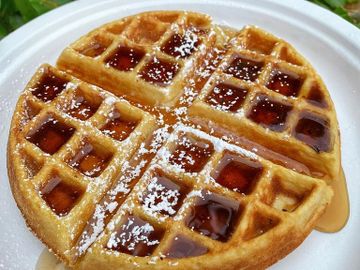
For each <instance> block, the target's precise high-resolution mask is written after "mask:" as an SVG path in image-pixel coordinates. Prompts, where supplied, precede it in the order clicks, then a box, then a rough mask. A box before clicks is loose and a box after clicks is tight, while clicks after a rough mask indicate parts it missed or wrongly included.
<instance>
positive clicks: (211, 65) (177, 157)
mask: <svg viewBox="0 0 360 270" xmlns="http://www.w3.org/2000/svg"><path fill="white" fill-rule="evenodd" d="M95 85H96V86H95ZM105 89H106V90H105ZM113 94H115V95H116V96H114V95H113ZM339 148H340V142H339V134H338V124H337V120H336V115H335V110H334V107H333V104H332V101H331V99H330V97H329V94H328V92H327V90H326V87H325V86H324V84H323V83H322V81H321V79H320V78H319V76H318V75H317V74H316V72H315V71H314V69H313V68H312V67H311V66H310V64H309V63H308V62H307V61H306V60H305V59H303V58H302V57H301V56H300V55H299V54H298V53H297V52H296V51H295V49H294V48H293V47H291V46H290V45H289V44H288V43H286V42H285V41H283V40H280V39H278V38H276V37H274V36H272V35H270V34H268V33H265V32H263V31H262V30H260V29H258V28H256V27H245V28H244V29H243V30H241V31H240V32H237V31H236V30H233V29H229V28H225V27H220V26H216V25H213V24H212V23H211V19H210V18H209V17H208V16H206V15H202V14H198V13H193V12H177V11H173V12H165V11H159V12H149V13H143V14H139V15H134V16H131V17H127V18H125V19H122V20H120V21H116V22H113V23H110V24H107V25H104V26H102V27H100V28H98V29H96V30H94V31H92V32H91V33H89V34H88V35H86V36H84V37H82V38H80V39H79V40H78V41H76V42H75V43H73V44H72V45H71V46H70V47H68V48H66V49H65V50H64V52H63V53H62V54H61V56H60V57H59V60H58V63H57V68H55V67H51V66H49V65H43V66H41V67H40V68H39V70H38V71H37V73H36V74H35V75H34V77H33V78H32V80H31V81H30V82H29V84H28V85H27V87H26V89H25V91H24V93H23V94H22V95H21V97H20V98H19V101H18V104H17V107H16V110H15V113H14V116H13V121H12V124H11V130H10V135H9V144H8V171H9V177H10V183H11V187H12V191H13V194H14V197H15V199H16V201H17V204H18V206H19V208H20V210H21V212H22V214H23V215H24V217H25V220H26V222H27V224H28V225H29V227H30V228H31V229H32V230H33V232H34V233H35V234H36V235H37V236H38V237H39V238H40V239H41V240H42V241H43V242H44V243H45V244H46V245H47V246H48V247H49V248H50V249H51V250H52V251H53V252H54V253H55V254H56V255H57V256H58V257H59V258H60V259H61V260H62V261H63V262H64V263H65V264H66V265H68V266H69V267H71V268H74V269H87V270H88V269H90V270H91V269H207V270H208V269H214V270H215V269H219V268H220V267H221V268H224V269H261V268H265V267H267V266H269V265H271V264H273V263H275V262H276V261H277V260H279V259H281V258H282V257H284V256H285V255H286V254H288V253H289V252H291V251H292V250H293V249H294V248H295V247H297V246H298V245H299V244H300V243H301V242H302V241H303V240H304V239H305V238H306V236H307V235H308V234H309V233H310V232H311V230H312V229H313V228H314V226H315V224H316V221H317V220H318V218H319V217H320V216H321V214H322V213H323V212H324V210H325V208H326V206H327V204H328V203H329V202H330V200H331V197H332V190H331V188H330V187H329V186H328V185H327V182H331V181H332V180H334V179H335V178H336V177H337V176H338V171H339V168H340V151H339Z"/></svg>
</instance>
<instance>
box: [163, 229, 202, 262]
mask: <svg viewBox="0 0 360 270" xmlns="http://www.w3.org/2000/svg"><path fill="white" fill-rule="evenodd" d="M207 252H208V248H206V247H204V246H202V245H200V244H198V243H196V242H195V241H193V240H191V239H188V238H187V237H185V236H182V235H178V236H176V237H174V239H173V240H172V241H171V244H170V247H169V249H168V250H167V251H166V252H165V257H167V258H177V259H180V258H188V257H197V256H200V255H203V254H206V253H207Z"/></svg>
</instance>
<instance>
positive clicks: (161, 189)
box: [142, 175, 186, 216]
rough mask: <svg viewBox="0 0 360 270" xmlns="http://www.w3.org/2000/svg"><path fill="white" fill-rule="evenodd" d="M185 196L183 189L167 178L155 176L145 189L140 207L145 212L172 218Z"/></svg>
mask: <svg viewBox="0 0 360 270" xmlns="http://www.w3.org/2000/svg"><path fill="white" fill-rule="evenodd" d="M185 195H186V191H185V190H184V188H182V187H181V186H180V185H178V184H176V183H174V182H173V181H171V180H170V179H169V178H168V177H167V176H165V175H156V176H155V177H154V178H153V180H152V181H151V182H150V183H149V185H148V187H147V192H146V193H145V195H144V196H143V198H142V205H143V206H144V208H145V210H146V211H150V212H158V213H160V214H163V215H167V216H174V215H175V214H176V212H177V211H178V210H179V208H180V206H181V203H182V201H183V199H184V197H185Z"/></svg>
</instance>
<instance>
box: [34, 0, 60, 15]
mask: <svg viewBox="0 0 360 270" xmlns="http://www.w3.org/2000/svg"><path fill="white" fill-rule="evenodd" d="M29 3H30V5H31V6H32V7H33V9H35V10H36V11H37V13H38V14H43V13H45V12H47V11H49V10H52V9H54V8H56V7H58V6H59V5H58V4H57V3H56V2H54V1H51V0H29Z"/></svg>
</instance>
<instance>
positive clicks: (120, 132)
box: [101, 110, 137, 141]
mask: <svg viewBox="0 0 360 270" xmlns="http://www.w3.org/2000/svg"><path fill="white" fill-rule="evenodd" d="M136 126H137V122H136V121H128V120H126V119H123V118H122V117H121V114H120V112H119V111H117V110H115V111H114V112H113V113H112V114H111V119H110V120H109V121H108V123H107V124H106V125H105V126H104V127H102V128H101V131H102V132H103V133H104V134H106V135H108V136H110V137H111V138H113V139H115V140H118V141H123V140H125V139H126V138H127V137H129V135H130V133H131V132H132V131H133V130H134V129H135V128H136Z"/></svg>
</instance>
